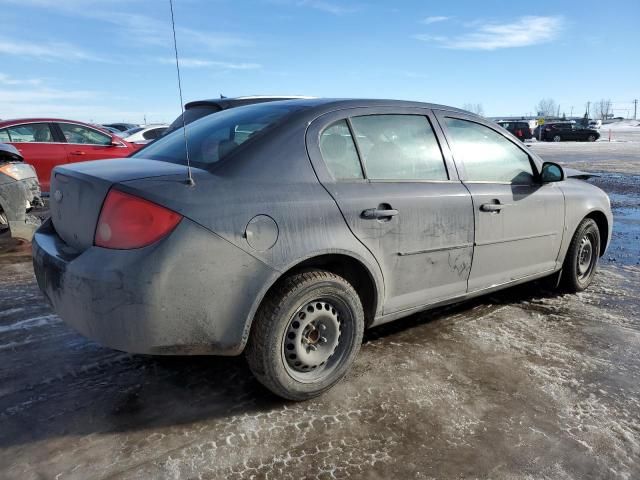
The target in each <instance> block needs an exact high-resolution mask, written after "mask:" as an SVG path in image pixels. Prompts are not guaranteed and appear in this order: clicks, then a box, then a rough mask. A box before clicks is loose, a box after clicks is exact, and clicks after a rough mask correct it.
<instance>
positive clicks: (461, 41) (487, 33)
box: [414, 16, 564, 50]
mask: <svg viewBox="0 0 640 480" xmlns="http://www.w3.org/2000/svg"><path fill="white" fill-rule="evenodd" d="M563 25H564V21H563V19H562V17H541V16H527V17H521V18H519V19H517V20H515V21H513V22H511V23H477V24H476V26H475V27H474V28H475V30H474V31H472V32H469V33H464V34H462V35H459V36H433V35H425V34H418V35H414V38H415V39H417V40H422V41H425V42H434V43H437V44H439V45H440V46H441V47H444V48H450V49H455V50H497V49H499V48H516V47H527V46H530V45H537V44H540V43H545V42H549V41H551V40H553V39H554V38H556V37H557V35H558V33H559V32H560V30H562V27H563Z"/></svg>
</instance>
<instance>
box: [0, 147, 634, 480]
mask: <svg viewBox="0 0 640 480" xmlns="http://www.w3.org/2000/svg"><path fill="white" fill-rule="evenodd" d="M639 139H640V138H639ZM531 148H532V149H534V150H535V151H537V152H538V153H540V154H541V155H542V156H543V157H544V158H546V159H548V160H553V161H560V162H563V163H566V164H567V165H570V166H572V167H574V168H580V169H583V170H589V171H600V172H603V175H602V176H601V177H599V178H598V179H596V180H594V183H596V184H598V185H599V186H601V187H602V188H604V189H605V190H607V191H608V192H609V193H610V194H611V197H612V202H613V207H614V214H615V217H616V222H617V223H616V225H615V230H614V238H613V245H612V247H611V248H610V250H609V252H608V254H607V255H606V257H605V258H604V259H603V261H602V263H601V268H600V271H599V274H598V275H597V277H596V281H595V284H594V285H593V286H592V287H591V288H590V289H589V290H588V291H586V292H584V293H582V294H578V295H557V294H554V293H551V292H548V291H545V290H544V289H543V286H542V285H539V284H528V285H524V286H520V287H517V288H513V289H510V290H508V291H505V292H501V293H498V294H494V295H491V296H489V297H484V298H480V299H477V300H475V301H472V302H468V303H465V304H461V305H456V306H453V307H449V308H445V309H440V310H437V311H435V312H430V313H427V314H421V315H416V316H413V317H410V318H408V319H405V320H401V321H398V322H395V323H393V324H389V325H386V326H383V327H380V328H377V329H374V330H372V331H369V332H368V334H367V335H366V339H365V343H364V345H363V348H362V350H361V353H360V356H359V358H358V360H357V361H356V364H355V368H354V369H353V370H352V372H351V373H350V375H349V376H348V377H347V378H346V379H345V380H344V381H343V382H342V383H340V384H339V385H338V386H337V387H336V388H334V389H333V390H332V391H330V392H329V393H328V394H327V395H325V396H323V397H321V398H319V399H316V400H313V401H309V402H306V403H298V404H295V403H289V402H285V401H283V400H280V399H278V398H276V397H274V396H272V395H270V394H269V393H267V392H266V391H265V390H264V389H263V388H261V387H260V385H259V384H258V383H257V382H256V381H255V380H253V378H252V377H251V375H250V373H249V371H248V369H247V367H246V365H245V363H244V360H243V359H242V358H210V357H179V358H153V357H147V356H140V355H128V354H125V353H121V352H117V351H113V350H109V349H106V348H102V347H100V346H99V345H97V344H95V343H92V342H90V341H88V340H86V339H84V338H83V337H81V336H79V335H78V334H76V333H75V332H73V331H72V330H71V329H69V328H67V327H66V326H65V325H64V324H63V323H62V322H61V320H60V319H59V318H58V317H57V316H56V315H54V314H52V312H51V310H50V309H49V307H48V306H47V305H46V304H45V302H44V300H43V298H42V297H41V296H40V293H39V291H38V289H37V286H36V284H35V280H34V277H33V272H32V267H31V261H30V248H29V246H28V245H15V244H13V243H12V242H9V241H8V240H7V239H6V238H5V239H0V248H1V249H2V252H3V253H1V254H0V426H1V428H0V472H2V473H1V474H0V476H1V477H2V478H4V479H14V478H15V479H31V478H33V479H40V478H52V479H54V478H55V479H66V478H74V479H87V478H140V479H149V478H211V479H213V478H228V479H234V478H252V477H253V478H274V479H287V478H292V479H300V478H346V477H350V478H373V479H377V478H380V479H383V478H384V479H387V478H420V479H432V478H522V479H540V478H549V479H585V478H594V479H595V478H597V479H601V478H620V479H634V478H639V477H640V348H639V347H640V302H639V301H638V297H639V296H640V143H635V142H632V143H608V142H597V143H595V144H579V143H561V144H534V145H533V146H532V147H531Z"/></svg>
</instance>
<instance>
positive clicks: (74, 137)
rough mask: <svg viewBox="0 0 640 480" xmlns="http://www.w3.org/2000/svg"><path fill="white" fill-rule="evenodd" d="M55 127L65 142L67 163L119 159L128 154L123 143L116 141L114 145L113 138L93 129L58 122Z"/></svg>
mask: <svg viewBox="0 0 640 480" xmlns="http://www.w3.org/2000/svg"><path fill="white" fill-rule="evenodd" d="M56 126H57V127H58V128H59V129H60V133H61V134H62V135H63V136H64V139H65V140H66V143H65V148H66V151H67V161H68V162H69V163H75V162H85V161H87V160H104V159H107V158H120V157H123V156H125V155H126V154H127V152H128V149H127V147H126V145H125V144H124V143H122V142H119V141H118V142H117V143H118V144H117V145H114V144H113V137H111V136H109V135H107V134H106V133H103V132H100V131H98V130H95V129H93V128H89V127H87V126H84V125H79V124H77V123H66V122H59V123H57V124H56Z"/></svg>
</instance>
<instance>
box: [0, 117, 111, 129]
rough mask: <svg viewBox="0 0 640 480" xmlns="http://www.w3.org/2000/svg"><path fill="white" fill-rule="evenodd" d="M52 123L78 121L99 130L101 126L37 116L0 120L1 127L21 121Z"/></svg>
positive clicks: (82, 123)
mask: <svg viewBox="0 0 640 480" xmlns="http://www.w3.org/2000/svg"><path fill="white" fill-rule="evenodd" d="M38 122H42V123H51V122H63V123H77V124H78V125H85V126H87V127H92V128H97V129H98V130H99V129H100V128H101V126H100V125H92V124H90V123H87V122H81V121H79V120H69V119H66V118H48V117H37V118H11V119H7V120H0V128H2V127H10V126H11V125H16V124H20V123H38Z"/></svg>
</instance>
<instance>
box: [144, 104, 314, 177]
mask: <svg viewBox="0 0 640 480" xmlns="http://www.w3.org/2000/svg"><path fill="white" fill-rule="evenodd" d="M302 107H303V106H302V105H300V104H296V103H294V104H291V103H289V102H287V103H286V104H281V103H279V102H275V103H263V104H256V105H249V106H246V107H238V108H233V109H230V110H224V111H222V112H218V113H215V114H213V115H208V116H206V117H204V118H202V119H200V120H197V121H196V122H193V123H191V124H189V125H187V139H188V141H189V159H190V161H191V165H192V166H194V167H199V168H207V167H210V166H212V165H213V164H215V163H216V162H218V161H220V160H222V159H223V158H224V157H226V156H228V155H229V154H230V153H231V152H233V151H234V150H235V149H236V148H238V147H239V146H240V145H242V144H243V143H245V142H247V141H249V140H250V139H252V138H254V137H255V136H256V135H257V134H258V133H259V132H261V131H263V130H265V129H266V128H268V127H270V126H272V125H274V124H275V123H277V122H278V121H279V120H280V119H281V118H282V117H283V116H285V115H287V114H289V113H292V112H294V111H296V110H300V109H301V108H302ZM132 156H133V157H136V158H151V159H154V160H162V161H165V162H171V163H178V164H181V165H186V163H187V160H186V155H185V145H184V135H183V131H182V128H180V129H178V130H176V131H174V132H171V133H170V134H169V135H166V136H164V137H161V138H159V139H158V140H156V141H155V142H154V143H152V144H150V145H149V146H148V147H147V148H145V149H144V150H140V151H139V152H137V153H136V154H134V155H132Z"/></svg>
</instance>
